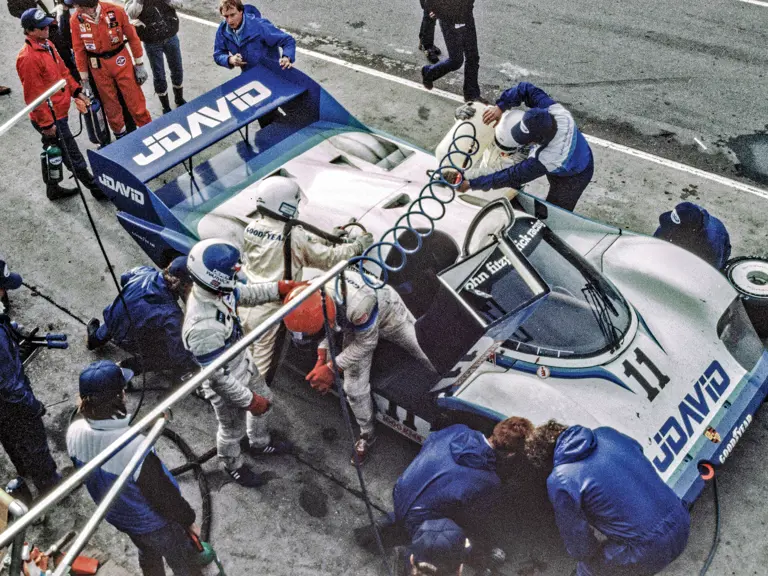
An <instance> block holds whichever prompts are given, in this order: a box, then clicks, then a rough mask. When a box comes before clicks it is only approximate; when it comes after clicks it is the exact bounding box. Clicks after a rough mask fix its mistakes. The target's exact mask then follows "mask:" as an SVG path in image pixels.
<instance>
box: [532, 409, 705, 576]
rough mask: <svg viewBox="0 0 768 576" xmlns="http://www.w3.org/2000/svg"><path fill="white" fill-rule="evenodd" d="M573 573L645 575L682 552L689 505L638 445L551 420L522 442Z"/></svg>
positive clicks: (607, 432)
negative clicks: (539, 474) (541, 476)
mask: <svg viewBox="0 0 768 576" xmlns="http://www.w3.org/2000/svg"><path fill="white" fill-rule="evenodd" d="M525 451H526V456H527V457H528V458H529V459H530V460H531V463H532V464H533V465H534V466H536V467H537V468H539V469H541V470H543V471H545V472H550V473H549V478H548V479H547V492H548V493H549V499H550V501H551V502H552V505H553V506H554V509H555V520H556V522H557V527H558V529H559V531H560V536H561V537H562V538H563V541H564V542H565V547H566V549H567V551H568V554H570V555H571V556H572V557H573V558H575V559H576V560H578V561H579V562H578V565H577V569H576V573H577V575H578V576H609V575H610V576H630V575H631V576H650V575H651V574H656V573H658V572H660V571H661V570H662V569H663V568H664V567H665V566H667V565H669V564H670V563H671V562H672V561H673V560H674V559H675V558H677V557H678V556H679V555H680V553H681V552H682V551H683V550H684V549H685V545H686V543H687V542H688V533H689V531H690V524H691V519H690V517H689V515H688V510H687V508H686V507H685V505H684V504H683V503H682V502H681V501H680V499H679V498H678V497H677V495H676V494H675V493H674V492H673V491H672V489H671V488H670V487H669V486H667V485H666V484H665V483H664V481H663V480H662V479H661V478H660V477H659V475H658V474H657V473H656V470H655V469H654V468H653V465H652V464H651V462H650V461H649V460H648V459H647V458H646V457H645V456H644V455H643V448H642V446H640V444H638V443H637V441H635V440H633V439H632V438H630V437H629V436H625V435H624V434H621V433H620V432H617V431H616V430H614V429H613V428H608V427H601V428H597V429H595V430H591V429H589V428H585V427H583V426H571V427H570V428H568V427H566V426H563V425H561V424H558V423H557V422H554V421H550V422H548V423H547V424H545V425H543V426H539V427H538V428H536V430H535V431H534V433H533V434H532V435H531V436H530V437H529V438H528V439H527V441H526V447H525Z"/></svg>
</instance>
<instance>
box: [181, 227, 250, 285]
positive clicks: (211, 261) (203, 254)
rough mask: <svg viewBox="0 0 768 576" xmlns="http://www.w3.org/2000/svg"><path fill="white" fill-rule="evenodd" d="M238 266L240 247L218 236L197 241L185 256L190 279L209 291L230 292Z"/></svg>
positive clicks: (238, 269)
mask: <svg viewBox="0 0 768 576" xmlns="http://www.w3.org/2000/svg"><path fill="white" fill-rule="evenodd" d="M240 266H241V264H240V249H239V248H238V247H237V246H235V245H234V244H232V242H227V241H226V240H222V239H220V238H210V239H208V240H202V241H200V242H198V243H197V244H195V245H194V246H193V247H192V250H190V251H189V255H188V256H187V270H188V271H189V275H190V276H191V277H192V280H193V281H194V282H195V283H196V284H198V285H200V286H201V287H203V288H205V289H206V290H208V291H209V292H217V293H218V292H224V293H229V292H232V291H233V290H234V289H235V284H236V282H237V281H236V279H235V276H236V275H237V273H238V272H239V271H240Z"/></svg>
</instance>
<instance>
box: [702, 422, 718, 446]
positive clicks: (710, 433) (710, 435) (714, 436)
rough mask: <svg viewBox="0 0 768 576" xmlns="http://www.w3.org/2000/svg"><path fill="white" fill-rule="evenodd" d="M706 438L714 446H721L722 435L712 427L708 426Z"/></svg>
mask: <svg viewBox="0 0 768 576" xmlns="http://www.w3.org/2000/svg"><path fill="white" fill-rule="evenodd" d="M704 437H705V438H706V439H707V440H709V441H710V442H712V443H714V444H720V440H722V438H720V433H719V432H718V431H717V430H715V429H714V428H712V426H707V429H706V430H704Z"/></svg>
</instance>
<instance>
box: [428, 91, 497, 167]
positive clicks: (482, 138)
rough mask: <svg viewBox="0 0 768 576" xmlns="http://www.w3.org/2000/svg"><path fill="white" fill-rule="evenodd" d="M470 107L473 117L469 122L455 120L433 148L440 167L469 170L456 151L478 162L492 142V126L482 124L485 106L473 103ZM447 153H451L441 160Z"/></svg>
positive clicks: (465, 159) (466, 161) (466, 163)
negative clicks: (468, 155) (473, 110)
mask: <svg viewBox="0 0 768 576" xmlns="http://www.w3.org/2000/svg"><path fill="white" fill-rule="evenodd" d="M471 106H472V107H473V108H474V109H475V114H474V116H472V118H470V119H469V120H456V122H455V124H454V125H453V126H451V128H450V130H448V132H447V133H446V135H445V137H444V138H443V139H442V141H441V142H440V144H438V145H437V148H435V156H436V157H437V159H438V160H439V161H441V162H442V163H441V166H451V165H453V166H455V167H456V168H459V169H461V170H465V169H467V168H469V166H470V162H469V161H468V160H467V158H466V156H464V154H459V153H457V152H456V151H457V150H460V151H461V152H465V153H467V154H470V155H471V157H472V163H474V162H477V161H478V160H479V158H480V155H482V152H483V150H485V148H486V147H487V146H488V144H490V143H491V142H493V126H487V125H486V124H483V112H484V111H485V109H486V106H485V105H484V104H480V103H478V102H473V103H472V104H471ZM448 152H451V155H450V156H449V157H447V158H445V159H444V160H443V158H444V157H445V156H446V155H447V154H448Z"/></svg>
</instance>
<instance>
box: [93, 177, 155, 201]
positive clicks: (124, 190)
mask: <svg viewBox="0 0 768 576" xmlns="http://www.w3.org/2000/svg"><path fill="white" fill-rule="evenodd" d="M99 184H101V185H102V186H104V187H106V188H109V189H110V190H112V191H113V192H117V193H118V194H121V195H123V196H125V197H126V198H130V199H131V200H133V201H134V202H136V204H141V205H142V206H143V205H144V193H143V192H141V191H140V190H136V188H131V187H130V186H128V185H126V184H123V183H122V182H119V181H118V180H115V179H114V178H112V177H111V176H107V175H106V174H101V175H100V176H99Z"/></svg>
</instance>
